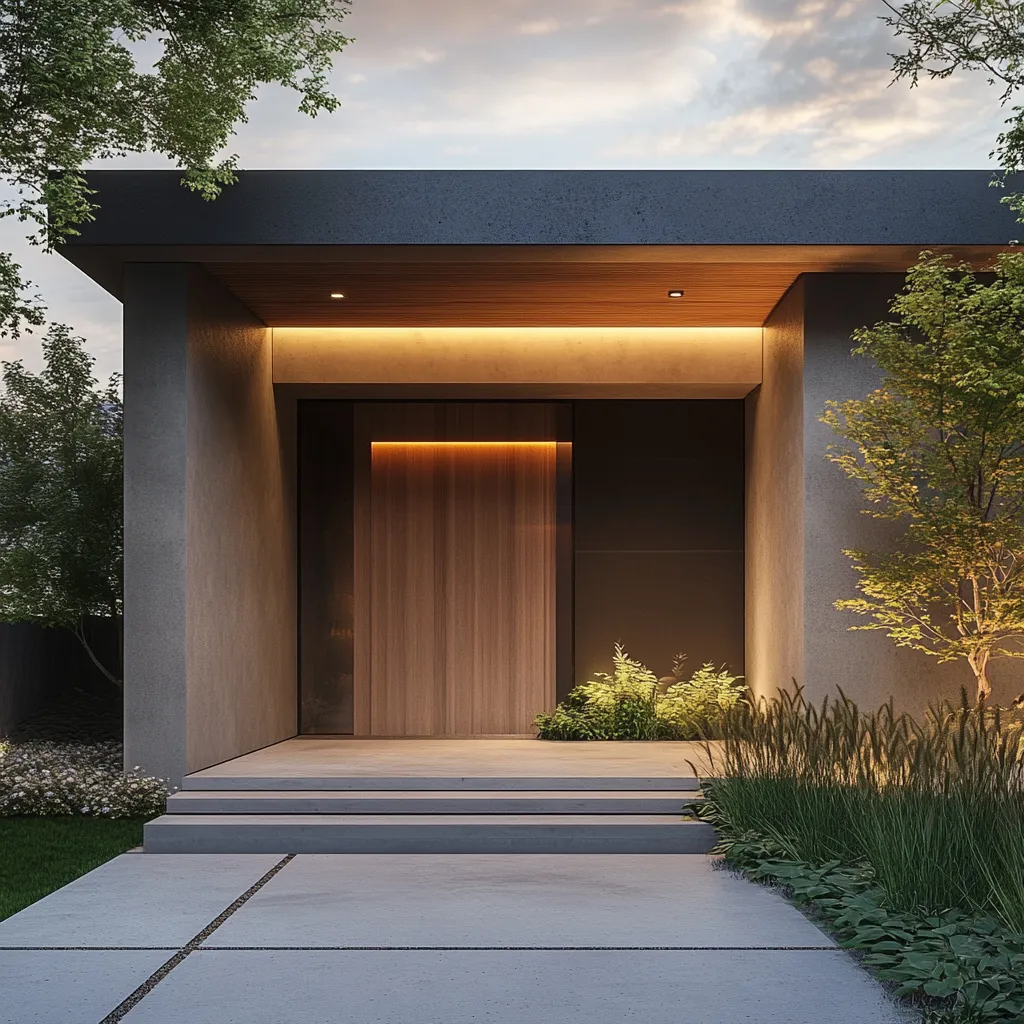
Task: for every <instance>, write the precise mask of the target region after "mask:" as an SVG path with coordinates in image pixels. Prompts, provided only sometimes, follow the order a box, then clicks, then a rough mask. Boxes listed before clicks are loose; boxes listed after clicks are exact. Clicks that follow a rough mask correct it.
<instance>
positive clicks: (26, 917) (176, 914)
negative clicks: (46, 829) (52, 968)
mask: <svg viewBox="0 0 1024 1024" xmlns="http://www.w3.org/2000/svg"><path fill="white" fill-rule="evenodd" d="M280 859H281V858H280V857H279V856H276V855H273V854H248V855H239V854H230V855H229V854H174V855H164V856H161V855H160V854H142V853H125V854H122V855H121V856H120V857H115V858H114V859H113V860H111V861H107V863H106V864H102V865H101V866H100V867H98V868H96V869H95V870H94V871H90V872H89V873H88V874H87V875H83V876H82V877H81V878H77V879H75V881H73V882H71V883H70V884H68V885H66V886H64V888H63V889H58V890H57V891H56V892H53V893H50V895H49V896H45V897H44V898H43V899H41V900H39V902H38V903H33V904H32V906H30V907H26V908H25V909H24V910H22V911H20V912H19V913H17V914H15V915H14V916H13V917H9V918H7V920H6V921H0V949H3V948H9V947H11V946H174V947H178V946H183V945H185V943H186V942H188V941H189V940H190V939H191V938H192V937H193V936H194V935H196V934H197V933H198V932H200V931H202V930H203V929H204V928H205V927H206V926H207V925H208V924H209V923H210V922H211V921H212V920H213V919H214V918H215V917H217V916H218V915H219V914H220V913H221V912H222V911H223V910H224V908H225V907H227V906H229V905H230V904H231V903H233V902H234V901H235V900H236V899H238V897H239V896H241V895H242V893H243V892H245V891H246V889H248V888H249V887H250V886H251V885H252V884H253V883H254V882H256V881H258V880H259V879H260V878H262V877H263V875H265V874H266V873H267V872H268V871H269V870H270V869H271V868H272V867H273V866H274V865H275V864H276V863H278V861H280Z"/></svg>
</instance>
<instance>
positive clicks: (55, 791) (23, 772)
mask: <svg viewBox="0 0 1024 1024" xmlns="http://www.w3.org/2000/svg"><path fill="white" fill-rule="evenodd" d="M166 800H167V785H166V783H165V782H164V780H163V779H154V778H149V777H148V776H144V775H136V774H133V773H129V774H127V775H126V774H125V773H124V771H123V769H122V767H121V744H120V743H118V742H116V741H107V742H103V743H55V742H51V741H45V740H28V741H25V742H18V743H15V742H11V741H7V740H0V817H13V816H14V815H29V816H32V817H43V816H49V815H69V814H74V815H88V816H91V817H96V818H151V817H153V816H154V815H156V814H160V813H161V812H162V811H163V809H164V804H165V802H166Z"/></svg>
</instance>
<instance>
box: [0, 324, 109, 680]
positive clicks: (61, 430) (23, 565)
mask: <svg viewBox="0 0 1024 1024" xmlns="http://www.w3.org/2000/svg"><path fill="white" fill-rule="evenodd" d="M83 345H84V343H83V341H82V339H81V338H75V337H72V336H71V335H70V333H69V332H68V329H67V328H66V327H61V326H55V327H52V328H51V329H50V331H49V332H48V333H47V335H46V338H45V340H44V341H43V358H44V362H45V366H44V369H43V371H42V372H41V373H39V374H35V373H32V372H30V371H29V370H26V369H25V367H24V366H23V365H22V363H21V362H13V363H8V362H5V363H3V364H2V365H3V385H4V389H3V393H2V394H0V621H6V622H35V623H37V624H39V625H43V626H62V627H64V628H66V629H68V630H70V631H71V632H73V633H74V634H75V636H76V637H78V639H79V641H80V643H81V644H82V646H83V647H84V649H85V651H86V652H87V653H88V655H89V656H90V658H92V660H93V662H94V663H95V664H96V665H97V667H98V668H99V669H100V670H101V671H102V672H103V674H104V675H105V676H106V677H107V678H108V679H109V680H111V682H113V683H114V684H116V685H117V686H118V687H120V685H121V666H120V656H119V657H118V663H117V664H114V665H106V664H103V663H102V662H101V660H100V659H99V658H98V657H97V655H96V653H95V652H94V651H93V649H92V647H91V645H90V643H89V635H88V632H87V630H86V628H85V623H86V619H87V618H88V617H89V616H97V615H98V616H104V617H109V618H110V619H112V620H113V621H114V622H115V623H117V624H118V626H119V627H120V621H121V591H122V575H123V571H122V534H123V529H122V497H121V481H122V466H121V458H122V426H121V424H122V412H121V397H120V393H119V381H118V379H117V378H116V377H114V378H112V379H111V380H110V382H109V384H108V385H107V387H106V388H104V389H103V390H100V389H99V388H98V387H97V383H96V380H95V379H94V377H93V375H92V366H93V360H92V357H91V356H89V355H88V353H87V352H86V351H85V349H84V347H83ZM120 647H121V645H120V644H118V645H117V650H118V653H119V655H120Z"/></svg>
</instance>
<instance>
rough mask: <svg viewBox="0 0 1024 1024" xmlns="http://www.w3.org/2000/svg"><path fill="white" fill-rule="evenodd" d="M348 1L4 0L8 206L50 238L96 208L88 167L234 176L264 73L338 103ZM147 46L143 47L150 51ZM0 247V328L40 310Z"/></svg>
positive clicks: (0, 140)
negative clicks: (234, 136) (115, 161)
mask: <svg viewBox="0 0 1024 1024" xmlns="http://www.w3.org/2000/svg"><path fill="white" fill-rule="evenodd" d="M348 6H349V0H232V2H230V3H229V2H226V0H188V2H183V0H147V2H138V0H33V2H32V3H25V2H23V0H0V178H3V179H4V180H5V181H6V182H7V184H8V185H9V186H10V187H11V191H12V193H13V198H12V199H11V200H9V201H7V202H4V203H3V204H0V216H5V215H15V216H17V217H18V218H19V219H21V220H23V221H31V222H33V223H35V224H36V225H37V226H38V227H39V232H38V234H37V235H36V236H35V241H37V242H41V243H43V244H44V245H46V246H50V245H52V244H54V243H55V242H59V241H60V240H62V239H63V238H65V237H67V236H68V235H72V234H75V233H76V231H77V228H78V226H79V225H80V224H82V223H84V222H86V221H89V220H91V219H92V217H93V212H94V209H95V204H94V203H93V201H92V192H91V191H90V189H89V187H88V185H87V183H86V179H85V176H84V174H83V171H82V169H83V167H85V166H86V165H88V164H90V163H92V162H94V161H96V160H100V159H103V158H107V157H117V156H124V155H127V154H129V153H145V152H155V153H162V154H164V155H165V156H167V157H169V158H170V159H171V160H172V161H174V162H175V163H176V164H177V165H178V166H179V167H181V168H182V169H183V171H184V179H183V180H184V182H185V184H187V185H188V186H189V187H190V188H193V189H194V190H196V191H198V192H199V193H200V194H201V195H202V196H203V197H204V198H207V199H210V198H213V197H214V196H216V195H217V193H218V192H219V191H220V190H221V188H223V186H224V185H226V184H228V183H230V182H231V181H233V180H234V169H235V166H236V158H235V157H234V156H227V157H223V156H221V154H222V151H223V150H224V148H225V147H226V146H227V145H228V142H229V140H230V137H231V133H232V132H233V131H234V128H235V126H236V125H237V124H239V123H240V122H244V121H245V120H246V106H247V105H248V104H249V103H250V102H251V101H252V100H253V99H254V98H255V96H256V92H257V89H258V87H259V86H260V85H262V84H270V83H274V84H277V85H280V86H283V87H284V88H286V89H291V90H294V91H295V92H297V93H298V95H299V103H298V106H299V110H300V111H301V112H302V113H305V114H308V115H311V116H315V115H316V114H317V113H318V112H320V111H331V110H334V109H336V108H337V106H338V100H337V98H336V97H335V96H333V95H332V94H331V92H330V91H329V89H328V87H327V85H328V83H327V76H328V73H329V71H330V68H331V63H332V59H333V57H334V56H335V54H337V53H338V52H340V51H341V49H342V48H343V47H344V46H345V45H346V44H347V43H348V42H349V40H348V39H347V38H346V37H345V36H344V35H343V34H342V33H341V32H340V31H339V30H338V28H339V24H340V22H341V19H342V18H343V17H344V16H345V15H346V14H347V13H348ZM140 47H144V49H143V50H142V54H141V56H140ZM21 291H22V282H21V278H20V268H19V267H18V266H17V265H16V264H15V263H14V262H13V261H12V260H11V259H10V257H9V256H8V255H6V254H0V334H2V333H4V332H5V331H10V332H14V333H16V332H17V330H18V328H19V325H20V323H21V321H22V319H23V318H24V319H27V320H28V321H29V322H34V323H39V322H40V318H41V313H40V310H39V307H38V305H37V304H35V303H34V302H33V301H32V300H31V299H25V298H23V297H21Z"/></svg>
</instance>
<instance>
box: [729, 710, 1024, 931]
mask: <svg viewBox="0 0 1024 1024" xmlns="http://www.w3.org/2000/svg"><path fill="white" fill-rule="evenodd" d="M722 736H723V744H722V747H721V750H720V751H719V752H717V754H716V765H717V768H718V772H719V773H720V774H721V775H722V778H721V780H720V781H719V782H718V783H716V784H715V786H714V787H713V788H714V794H715V802H716V805H717V806H718V808H719V809H720V812H721V814H722V815H723V817H724V820H726V821H728V823H729V828H730V830H731V833H732V834H734V835H738V836H743V835H747V836H758V837H760V838H761V839H762V840H764V841H765V842H767V843H769V844H770V845H771V848H772V849H773V850H775V851H777V852H778V853H779V854H780V855H782V856H785V857H787V858H789V859H791V860H795V861H801V862H806V863H810V864H823V863H828V862H832V861H834V862H837V863H843V864H847V865H855V864H864V865H868V866H869V867H870V870H871V873H872V877H873V879H874V882H875V884H876V885H877V886H878V888H879V890H880V892H881V893H882V898H883V899H884V901H885V903H886V905H887V906H888V907H890V908H891V909H893V910H895V911H900V912H906V913H917V912H925V913H930V914H935V913H942V912H944V911H946V910H947V909H948V908H960V909H962V910H964V911H966V912H970V913H973V914H977V915H980V916H991V917H993V918H994V919H996V920H998V921H1000V922H1001V923H1002V924H1003V926H1005V927H1006V928H1009V929H1011V930H1013V931H1015V932H1024V857H1022V855H1021V851H1022V850H1024V728H1022V725H1021V723H1020V722H1015V721H1009V720H1007V717H1006V716H1005V715H1004V714H1003V713H1002V712H1000V711H998V710H991V709H987V708H984V707H980V706H973V705H971V704H969V703H968V702H967V699H966V695H965V696H964V698H963V701H962V703H961V704H960V705H953V704H949V703H942V704H937V705H935V706H933V707H931V708H930V709H929V710H928V713H927V715H926V716H925V718H924V720H923V721H922V722H916V721H914V719H912V718H910V717H909V716H907V715H902V714H900V715H898V714H896V713H895V711H894V710H893V706H892V704H891V702H890V703H889V704H886V705H883V706H882V707H881V708H880V709H879V710H878V711H875V712H871V713H863V712H861V711H860V710H859V709H858V708H857V706H856V704H854V703H853V701H850V700H849V699H847V698H846V697H845V696H843V695H840V698H839V699H838V700H835V701H829V700H827V699H826V700H825V701H824V702H823V703H822V704H821V706H820V707H815V706H813V705H811V704H808V703H807V702H806V701H805V700H804V699H803V696H802V695H801V694H800V693H796V694H787V693H783V694H781V695H780V696H779V697H778V698H776V699H774V700H772V701H761V702H759V703H758V704H756V705H752V704H748V703H742V704H737V705H736V706H735V707H734V708H732V709H730V710H729V711H727V712H726V713H725V714H724V716H723V719H722Z"/></svg>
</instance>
